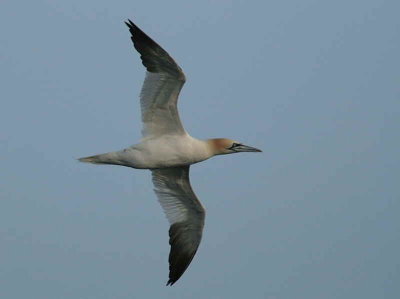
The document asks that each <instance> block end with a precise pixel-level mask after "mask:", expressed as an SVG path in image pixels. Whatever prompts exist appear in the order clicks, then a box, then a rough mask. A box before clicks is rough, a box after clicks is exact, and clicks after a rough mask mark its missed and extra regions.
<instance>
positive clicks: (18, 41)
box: [0, 0, 400, 299]
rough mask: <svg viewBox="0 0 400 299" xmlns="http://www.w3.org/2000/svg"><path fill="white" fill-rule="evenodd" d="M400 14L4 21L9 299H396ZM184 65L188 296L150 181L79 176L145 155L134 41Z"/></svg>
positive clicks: (310, 6)
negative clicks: (93, 158)
mask: <svg viewBox="0 0 400 299" xmlns="http://www.w3.org/2000/svg"><path fill="white" fill-rule="evenodd" d="M399 12H400V2H399V1H394V0H393V1H389V0H388V1H384V0H380V1H379V0H374V1H372V0H362V1H361V0H355V1H344V0H338V1H321V0H303V1H297V0H285V1H277V0H273V1H244V0H243V1H239V0H238V1H222V0H221V1H216V0H215V1H211V0H209V1H183V0H181V1H173V0H171V1H149V0H146V1H132V0H130V1H127V0H123V1H116V2H110V1H104V0H97V1H78V0H69V1H50V0H47V1H44V0H36V1H8V0H2V1H1V4H0V82H1V86H0V100H1V109H0V128H1V129H0V145H1V146H0V161H1V167H0V169H1V171H0V197H1V200H0V261H1V267H0V282H1V286H0V297H1V298H6V299H14V298H18V299H19V298H21V299H25V298H38V299H59V298H60V299H67V298H68V299H70V298H78V299H81V298H82V299H109V298H249V299H250V298H268V299H286V298H306V299H313V298H315V299H320V298H324V299H331V298H332V299H333V298H351V299H354V298H363V299H365V298H371V299H377V298H400V260H399V252H400V240H399V239H400V237H399V232H400V217H399V211H400V202H399V200H400V191H399V182H400V158H399V157H400V138H399V134H400V133H399V132H400V120H399V119H400V59H399V53H400V17H399ZM127 18H130V19H132V20H133V21H134V22H136V23H137V24H138V25H139V26H140V27H141V28H142V29H143V30H144V31H145V32H147V33H148V34H149V35H150V36H151V37H153V38H154V39H155V40H156V41H157V42H158V43H160V44H161V45H162V46H163V47H164V48H165V49H166V50H167V51H168V52H169V53H170V54H171V56H173V57H174V58H175V60H176V61H177V62H178V63H179V64H180V65H181V67H182V68H183V70H184V71H185V73H186V76H187V83H186V85H185V86H184V88H183V91H182V93H181V98H180V103H179V109H180V113H181V118H182V120H183V122H184V124H185V127H186V129H187V131H188V132H190V133H191V135H192V136H194V137H197V138H211V137H228V138H232V139H236V140H239V141H241V142H243V143H245V144H248V145H250V146H255V147H258V148H261V149H262V150H263V153H261V154H252V153H247V154H237V155H228V156H223V157H216V158H213V159H210V160H208V161H206V162H204V163H201V164H198V165H194V166H193V167H192V170H191V181H192V186H193V188H194V190H195V192H196V193H197V195H198V197H199V198H200V199H201V201H202V203H203V205H204V206H205V208H206V210H207V216H206V225H205V229H204V234H203V240H202V243H201V245H200V248H199V251H198V253H197V255H196V257H195V258H194V260H193V262H192V264H191V265H190V267H189V268H188V270H187V271H186V273H185V274H184V275H183V276H182V278H181V279H180V280H179V281H178V282H177V283H176V284H175V285H174V286H173V287H166V286H165V283H166V282H167V279H168V253H169V245H168V222H167V219H166V218H165V216H164V214H163V212H162V210H161V207H160V206H159V204H158V202H157V199H156V196H155V194H154V192H153V191H152V189H153V186H152V184H151V180H150V172H149V171H139V170H133V169H129V168H124V167H117V166H96V165H88V164H83V163H78V162H77V161H76V160H75V159H76V158H79V157H82V156H87V155H92V154H97V153H102V152H107V151H112V150H118V149H122V148H124V147H126V146H128V145H131V144H134V143H136V142H138V140H139V139H140V130H141V123H140V109H139V103H138V94H139V92H140V88H141V85H142V82H143V78H144V68H143V66H142V65H141V63H140V59H139V55H138V54H137V53H136V52H135V51H134V50H133V47H132V44H131V41H130V35H129V32H128V29H127V28H126V26H125V25H124V23H123V21H125V20H126V19H127Z"/></svg>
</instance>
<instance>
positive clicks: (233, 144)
mask: <svg viewBox="0 0 400 299" xmlns="http://www.w3.org/2000/svg"><path fill="white" fill-rule="evenodd" d="M237 146H240V143H235V142H234V143H232V146H231V147H230V148H228V149H230V150H231V149H234V148H235V147H237Z"/></svg>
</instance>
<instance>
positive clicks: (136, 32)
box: [125, 20, 185, 81]
mask: <svg viewBox="0 0 400 299" xmlns="http://www.w3.org/2000/svg"><path fill="white" fill-rule="evenodd" d="M125 24H126V25H127V26H128V27H129V31H130V33H131V34H132V37H131V39H132V42H133V45H134V47H135V49H136V50H137V51H138V52H139V53H140V54H141V56H140V58H141V59H142V63H143V65H144V66H145V67H146V69H147V71H149V72H151V73H166V74H168V75H170V76H171V77H174V78H176V79H179V80H182V81H185V75H184V74H183V72H182V69H181V68H180V67H179V65H178V64H177V63H176V62H175V61H174V59H173V58H172V57H171V56H169V54H168V53H167V52H166V51H165V50H164V49H163V48H161V46H160V45H158V44H157V43H156V42H155V41H153V40H152V39H151V38H150V37H149V36H148V35H147V34H146V33H144V32H143V31H142V30H141V29H140V28H139V27H138V26H136V25H135V24H134V23H133V22H132V21H131V20H128V22H125Z"/></svg>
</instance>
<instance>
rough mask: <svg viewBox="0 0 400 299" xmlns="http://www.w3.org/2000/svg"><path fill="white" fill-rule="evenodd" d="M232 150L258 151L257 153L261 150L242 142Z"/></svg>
mask: <svg viewBox="0 0 400 299" xmlns="http://www.w3.org/2000/svg"><path fill="white" fill-rule="evenodd" d="M234 150H235V151H236V152H258V153H260V152H262V150H259V149H258V148H255V147H251V146H247V145H244V144H241V145H239V146H235V148H234Z"/></svg>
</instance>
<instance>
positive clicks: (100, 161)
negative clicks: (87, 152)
mask: <svg viewBox="0 0 400 299" xmlns="http://www.w3.org/2000/svg"><path fill="white" fill-rule="evenodd" d="M101 156H102V155H95V156H89V157H83V158H79V159H78V161H80V162H85V163H93V164H104V161H103V160H104V159H102V158H101Z"/></svg>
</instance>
